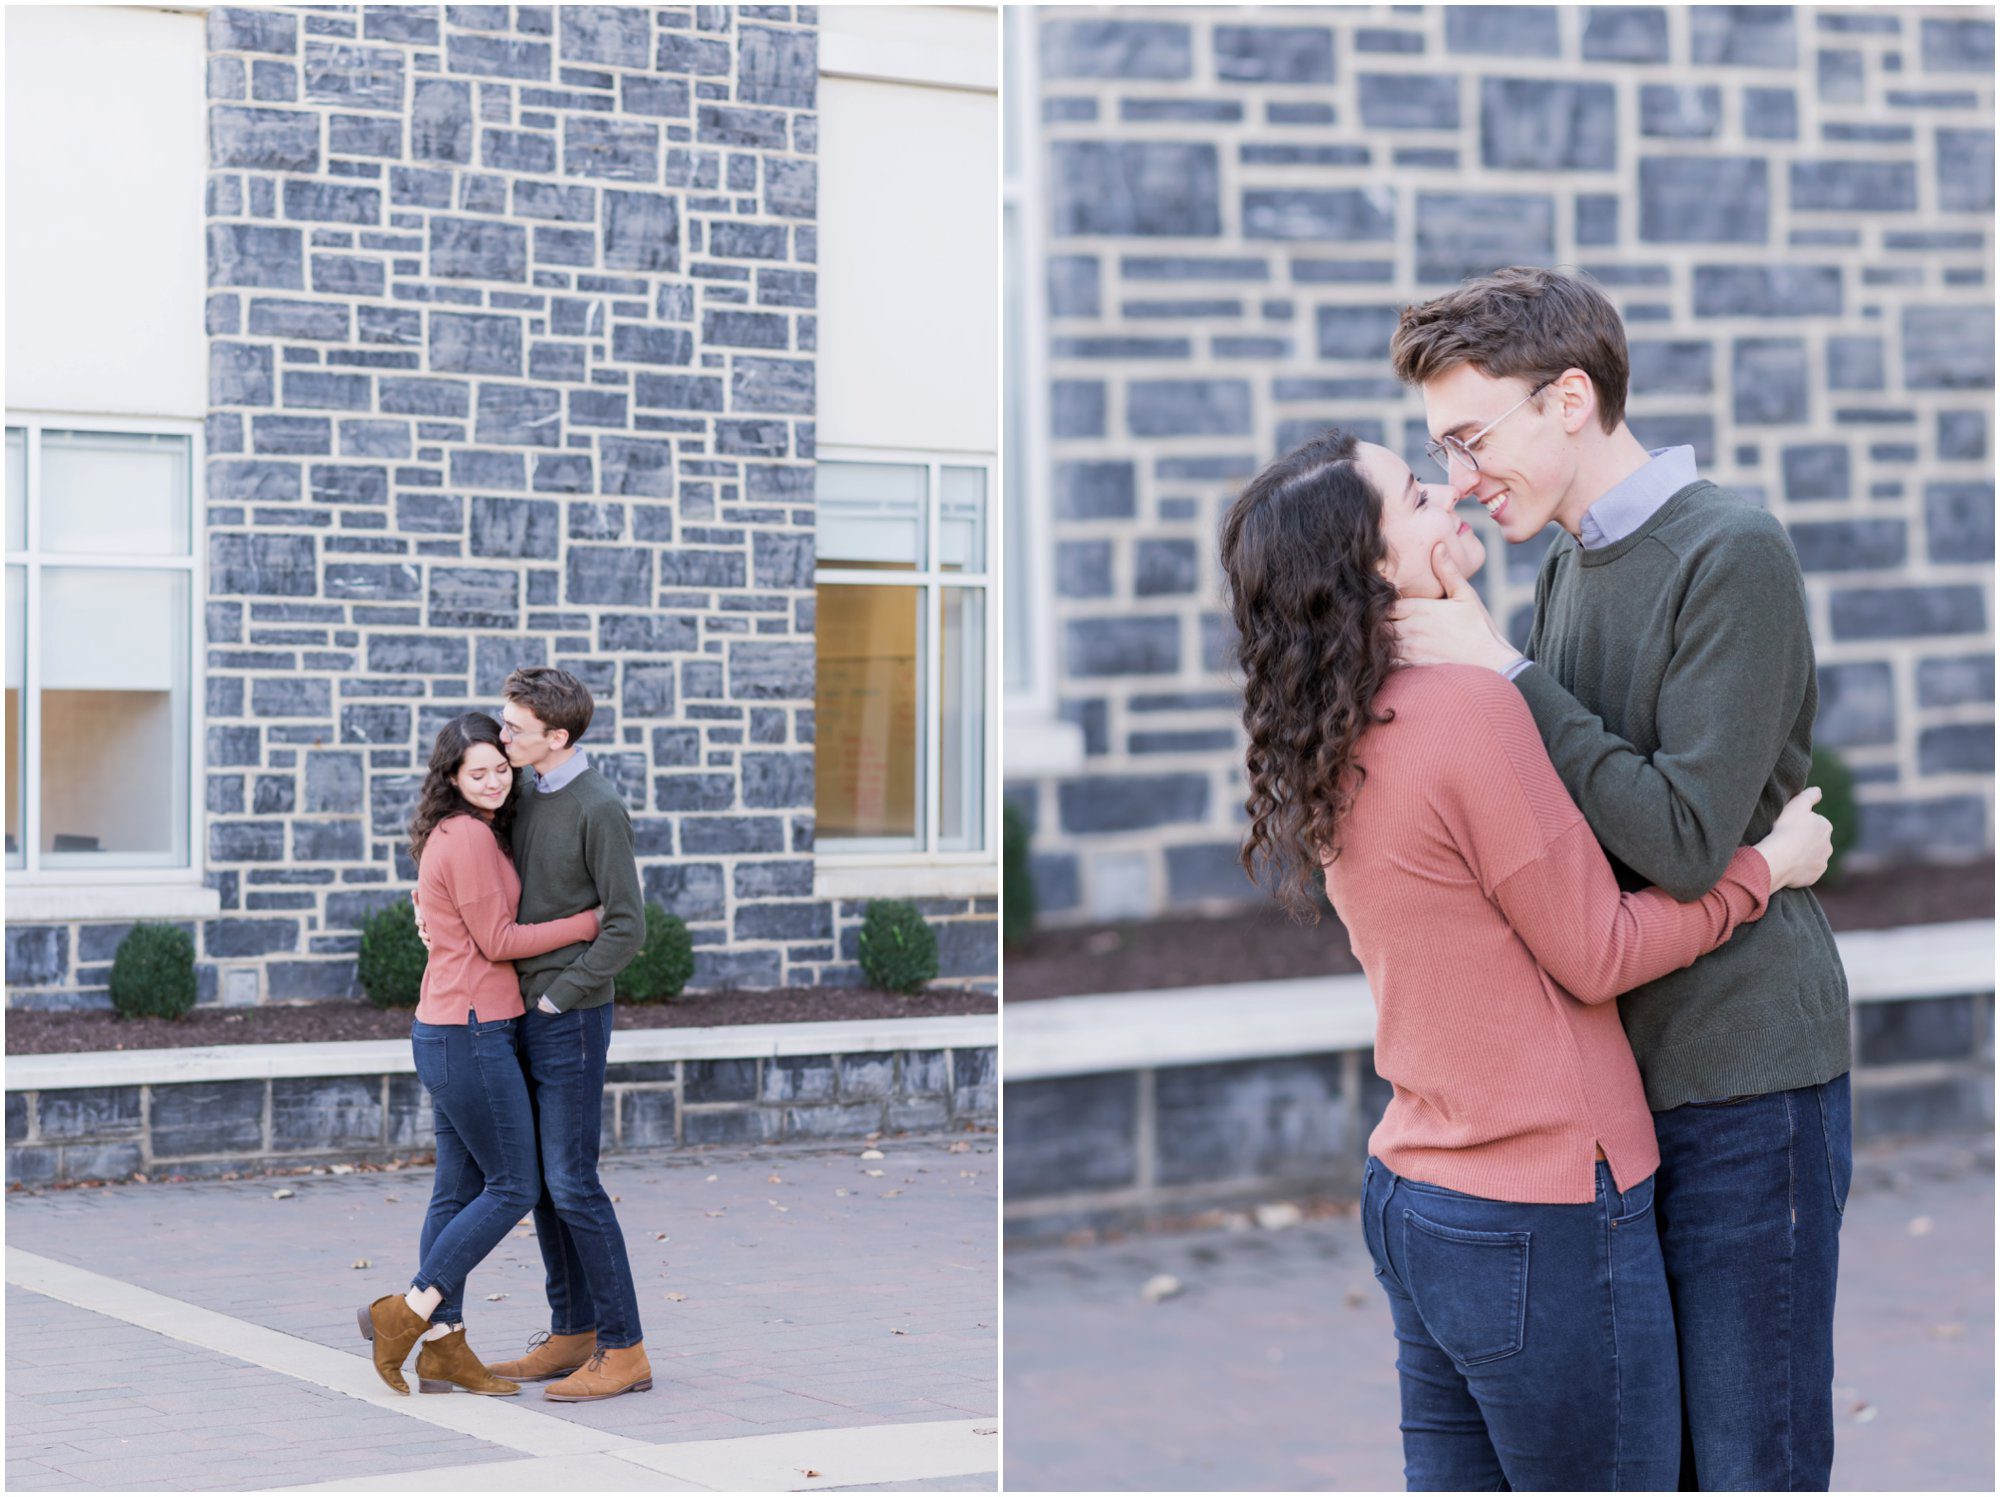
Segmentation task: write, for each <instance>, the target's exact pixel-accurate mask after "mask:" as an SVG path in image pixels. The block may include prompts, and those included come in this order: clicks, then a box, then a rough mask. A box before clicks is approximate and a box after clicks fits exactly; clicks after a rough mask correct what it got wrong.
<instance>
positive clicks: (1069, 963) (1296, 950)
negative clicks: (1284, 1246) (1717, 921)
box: [1001, 859, 1993, 1003]
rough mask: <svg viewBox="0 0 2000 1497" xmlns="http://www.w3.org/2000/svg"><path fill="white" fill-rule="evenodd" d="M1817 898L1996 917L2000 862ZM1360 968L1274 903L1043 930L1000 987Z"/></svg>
mask: <svg viewBox="0 0 2000 1497" xmlns="http://www.w3.org/2000/svg"><path fill="white" fill-rule="evenodd" d="M1815 892H1816V893H1817V894H1818V895H1819V902H1820V904H1821V906H1822V907H1823V908H1824V909H1825V910H1826V918H1827V921H1828V923H1829V924H1831V925H1832V926H1833V928H1834V929H1835V930H1837V931H1847V930H1883V929H1888V928H1890V927H1893V926H1898V925H1928V924H1931V923H1933V922H1940V921H1946V920H1990V919H1992V918H1993V862H1992V860H1991V859H1988V860H1987V861H1985V862H1983V863H1975V864H1966V865H1960V866H1956V867H1949V868H1944V867H1918V868H1895V869H1887V870H1884V871H1881V872H1877V873H1857V874H1851V875H1849V876H1848V877H1847V878H1846V879H1845V880H1843V881H1842V883H1841V886H1840V887H1839V888H1838V889H1820V890H1816V891H1815ZM1360 970H1361V964H1360V963H1359V962H1357V961H1355V960H1354V957H1353V954H1352V953H1351V952H1350V951H1349V950H1348V942H1347V931H1346V930H1345V928H1343V927H1342V925H1341V923H1340V922H1339V921H1338V920H1337V919H1335V918H1334V916H1333V912H1332V911H1331V910H1326V911H1324V912H1323V913H1322V916H1321V920H1320V923H1319V924H1318V925H1316V926H1301V925H1295V924H1293V923H1292V922H1291V921H1290V920H1289V919H1287V918H1286V916H1285V915H1284V914H1283V913H1282V912H1281V911H1280V910H1279V909H1278V907H1277V906H1276V905H1265V906H1261V907H1257V908H1252V909H1246V910H1242V911H1239V912H1236V913H1234V914H1229V915H1222V916H1215V917H1204V918H1196V917H1191V916H1183V917H1180V918H1173V919H1165V920H1147V921H1142V922H1135V923H1126V924H1114V925H1085V926H1072V927H1069V928H1066V929H1061V930H1049V931H1041V932H1038V933H1037V934H1036V935H1035V937H1034V939H1033V940H1032V941H1030V942H1029V943H1028V944H1027V945H1026V946H1025V947H1023V948H1021V949H1020V950H1010V951H1008V952H1007V954H1006V964H1005V968H1004V970H1003V973H1002V977H1001V991H1002V992H1003V993H1004V994H1005V996H1006V999H1007V1001H1008V1002H1010V1003H1021V1002H1026V1001H1030V1000H1033V999H1036V998H1066V997H1073V996H1076V995H1078V994H1082V993H1131V992H1144V991H1148V990H1151V989H1155V988H1194V987H1206V986H1209V985H1211V984H1217V983H1230V982H1271V981H1276V980H1278V979H1280V978H1290V977H1327V976H1334V975H1337V974H1340V973H1348V972H1359V971H1360Z"/></svg>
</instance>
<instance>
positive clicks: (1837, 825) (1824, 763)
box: [1807, 748, 1861, 888]
mask: <svg viewBox="0 0 2000 1497" xmlns="http://www.w3.org/2000/svg"><path fill="white" fill-rule="evenodd" d="M1807 783H1808V784H1812V785H1817V786H1819V790H1820V797H1819V805H1818V807H1817V808H1816V809H1817V810H1818V811H1819V814H1820V815H1822V816H1824V817H1825V818H1826V819H1827V820H1828V821H1830V822H1832V823H1833V857H1832V859H1831V860H1829V861H1828V863H1827V865H1826V876H1825V877H1824V878H1822V879H1821V880H1820V882H1821V883H1822V884H1825V885H1826V886H1828V887H1829V888H1831V887H1834V886H1837V885H1838V884H1839V883H1840V877H1841V868H1840V864H1841V860H1842V859H1843V858H1844V857H1846V856H1847V850H1848V849H1849V848H1851V847H1852V846H1854V842H1855V839H1856V838H1857V837H1859V836H1860V835H1861V807H1860V804H1859V803H1858V802H1857V801H1856V800H1855V798H1854V775H1853V773H1852V772H1851V771H1850V770H1849V769H1848V767H1847V763H1846V761H1845V760H1843V759H1842V758H1841V757H1840V755H1838V754H1836V753H1835V752H1834V751H1833V750H1832V749H1826V748H1816V749H1814V750H1813V756H1812V778H1811V779H1810V780H1808V781H1807Z"/></svg>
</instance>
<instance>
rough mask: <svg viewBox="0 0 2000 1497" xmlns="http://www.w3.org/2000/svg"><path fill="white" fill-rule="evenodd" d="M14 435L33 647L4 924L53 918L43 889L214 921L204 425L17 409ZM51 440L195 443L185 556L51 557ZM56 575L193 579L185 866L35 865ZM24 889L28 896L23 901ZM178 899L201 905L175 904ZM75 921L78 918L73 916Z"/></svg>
mask: <svg viewBox="0 0 2000 1497" xmlns="http://www.w3.org/2000/svg"><path fill="white" fill-rule="evenodd" d="M5 424H6V427H7V429H8V430H10V431H12V430H20V431H21V432H22V434H23V440H24V444H25V447H26V459H27V461H26V478H25V486H26V492H25V493H24V494H23V495H22V500H21V502H22V521H23V530H24V534H23V537H22V544H23V549H21V550H19V551H16V550H13V549H12V548H11V547H10V548H9V549H8V550H7V551H6V553H5V556H6V561H5V565H7V566H8V567H16V566H18V567H20V568H22V571H23V578H22V603H23V606H24V612H23V619H24V624H25V632H26V636H27V637H26V639H25V640H23V642H22V645H23V648H22V656H23V658H22V674H21V724H20V727H21V761H22V763H21V780H22V785H21V860H22V866H21V867H19V868H9V869H7V870H6V878H7V886H8V896H7V917H8V918H9V919H10V920H14V919H38V918H49V916H47V915H45V914H43V913H42V902H41V901H39V900H37V899H35V897H34V895H35V892H36V891H38V890H89V891H93V893H95V894H96V895H97V896H99V897H98V898H94V899H92V900H90V901H89V903H90V905H91V908H92V910H93V911H96V910H97V909H98V907H99V906H104V907H106V908H113V909H116V908H118V907H119V896H120V893H121V891H130V893H131V899H132V903H133V908H134V909H135V910H143V911H144V912H145V913H149V914H151V913H157V914H189V915H199V914H209V913H213V912H214V910H216V909H219V908H220V896H219V895H218V894H217V893H216V891H215V890H212V889H209V888H207V887H206V886H205V884H204V879H205V877H206V875H207V846H206V840H205V838H204V836H203V832H204V829H205V817H206V805H207V797H206V796H205V795H204V794H203V788H204V786H205V784H206V782H207V768H208V763H207V761H208V752H207V750H208V741H207V740H208V735H207V732H206V727H207V710H206V703H207V700H208V690H207V642H206V634H207V631H206V628H205V627H204V617H205V608H204V605H205V604H206V602H207V597H208V567H207V558H206V554H205V551H204V548H203V546H202V538H203V536H205V535H206V534H207V523H206V484H205V481H204V480H205V475H206V473H207V444H206V440H205V437H206V432H205V430H204V425H203V423H202V422H200V421H197V420H192V419H189V418H187V417H175V416H158V417H136V416H101V415H82V414H76V413H70V412H62V411H42V410H15V409H10V410H8V411H7V412H6V419H5ZM47 431H78V432H103V433H108V434H112V435H120V436H142V437H143V436H158V437H180V438H184V439H186V441H187V443H188V449H187V460H188V508H189V514H188V549H187V551H186V552H185V553H184V554H181V555H165V556H162V555H138V554H134V553H131V552H112V551H106V552H70V551H63V552H53V553H50V552H44V551H42V550H41V549H40V542H41V533H42V519H41V480H42V435H43V433H44V432H47ZM51 566H53V567H54V568H56V569H58V570H61V569H64V568H68V569H72V570H84V571H149V572H180V573H183V574H185V575H186V577H187V579H188V618H187V626H188V653H189V656H190V659H189V661H188V701H187V714H188V720H187V730H188V764H187V771H188V779H187V784H186V787H185V789H186V793H187V825H186V829H185V830H186V835H187V849H188V856H187V862H186V864H185V865H183V866H178V867H160V866H151V867H149V866H147V865H144V864H119V863H115V862H110V863H106V864H105V865H102V866H99V867H94V868H93V867H86V866H79V865H76V864H65V865H61V866H58V867H54V868H49V867H42V866H38V865H39V863H40V860H41V857H42V852H41V847H40V840H41V821H42V817H41V801H40V796H41V788H42V784H41V781H42V776H41V767H42V744H41V734H40V728H41V716H42V713H41V675H42V666H41V659H40V652H39V650H37V649H35V648H34V645H35V642H36V638H37V635H36V627H37V620H38V618H39V605H40V603H41V600H42V572H43V570H44V569H45V568H48V567H51ZM17 887H18V888H19V890H20V892H21V894H22V895H23V896H25V897H23V898H16V895H15V890H16V888H17ZM176 891H184V892H185V893H186V894H188V895H192V896H194V897H191V898H180V899H176V898H175V897H173V896H174V894H175V892H176ZM55 908H57V910H58V912H59V913H68V912H70V911H72V910H73V909H74V908H75V904H74V901H73V900H62V901H60V902H59V905H58V906H56V907H55ZM71 918H75V917H74V915H72V916H71Z"/></svg>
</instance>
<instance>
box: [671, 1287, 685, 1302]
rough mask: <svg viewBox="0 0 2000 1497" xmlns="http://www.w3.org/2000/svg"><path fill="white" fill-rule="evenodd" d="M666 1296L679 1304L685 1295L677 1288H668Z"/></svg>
mask: <svg viewBox="0 0 2000 1497" xmlns="http://www.w3.org/2000/svg"><path fill="white" fill-rule="evenodd" d="M667 1298H668V1299H670V1300H672V1301H673V1302H674V1303H675V1304H679V1303H680V1302H681V1301H682V1300H684V1299H686V1298H687V1296H686V1295H685V1294H682V1293H681V1292H680V1291H679V1290H677V1289H669V1290H668V1291H667Z"/></svg>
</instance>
